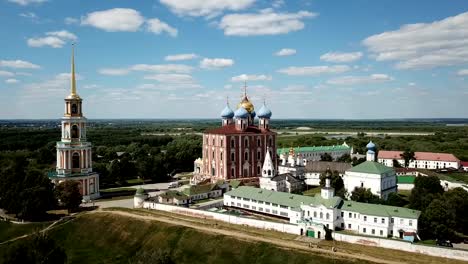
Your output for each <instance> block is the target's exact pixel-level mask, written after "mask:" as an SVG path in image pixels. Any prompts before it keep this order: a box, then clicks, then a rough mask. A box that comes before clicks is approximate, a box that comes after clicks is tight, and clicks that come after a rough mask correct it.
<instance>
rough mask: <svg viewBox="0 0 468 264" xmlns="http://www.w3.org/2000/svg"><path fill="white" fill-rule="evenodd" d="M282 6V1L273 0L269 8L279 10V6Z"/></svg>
mask: <svg viewBox="0 0 468 264" xmlns="http://www.w3.org/2000/svg"><path fill="white" fill-rule="evenodd" d="M283 5H284V0H274V1H273V3H272V4H271V6H272V7H273V8H280V7H281V6H283Z"/></svg>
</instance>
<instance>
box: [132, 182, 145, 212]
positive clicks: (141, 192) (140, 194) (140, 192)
mask: <svg viewBox="0 0 468 264" xmlns="http://www.w3.org/2000/svg"><path fill="white" fill-rule="evenodd" d="M146 199H148V193H147V192H146V190H145V189H143V188H141V187H140V188H138V189H137V190H136V192H135V196H133V208H143V203H144V202H145V200H146Z"/></svg>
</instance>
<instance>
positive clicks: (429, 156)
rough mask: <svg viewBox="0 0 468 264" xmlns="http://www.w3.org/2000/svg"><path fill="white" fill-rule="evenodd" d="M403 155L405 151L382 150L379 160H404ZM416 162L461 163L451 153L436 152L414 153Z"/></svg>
mask: <svg viewBox="0 0 468 264" xmlns="http://www.w3.org/2000/svg"><path fill="white" fill-rule="evenodd" d="M401 154H403V151H395V150H381V151H379V154H378V158H379V159H402V158H401V156H400V155H401ZM414 156H415V158H416V160H434V161H448V162H460V160H459V159H458V158H457V157H455V156H454V155H453V154H451V153H435V152H414Z"/></svg>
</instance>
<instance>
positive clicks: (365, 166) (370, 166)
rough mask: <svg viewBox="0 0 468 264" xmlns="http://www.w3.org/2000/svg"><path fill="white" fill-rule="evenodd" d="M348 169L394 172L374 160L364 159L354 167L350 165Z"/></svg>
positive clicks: (369, 171) (354, 170)
mask: <svg viewBox="0 0 468 264" xmlns="http://www.w3.org/2000/svg"><path fill="white" fill-rule="evenodd" d="M348 171H351V172H362V173H368V174H384V173H391V172H394V170H393V168H390V167H387V166H385V165H383V164H380V163H378V162H375V161H365V162H363V163H361V164H359V165H357V166H355V167H352V168H351V169H350V170H348Z"/></svg>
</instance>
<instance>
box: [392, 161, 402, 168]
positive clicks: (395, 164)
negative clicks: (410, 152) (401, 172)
mask: <svg viewBox="0 0 468 264" xmlns="http://www.w3.org/2000/svg"><path fill="white" fill-rule="evenodd" d="M392 162H393V167H394V168H401V164H400V162H398V160H396V159H393V161H392Z"/></svg>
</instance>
